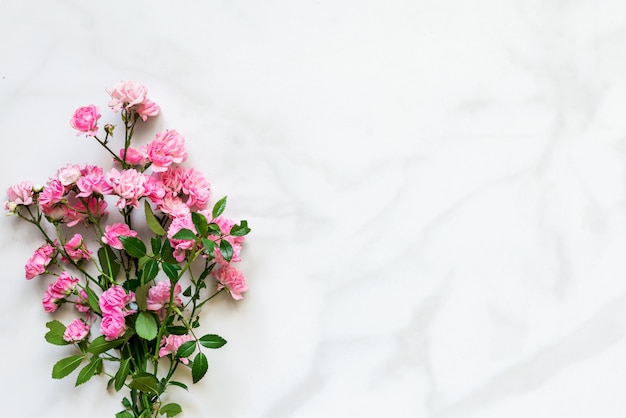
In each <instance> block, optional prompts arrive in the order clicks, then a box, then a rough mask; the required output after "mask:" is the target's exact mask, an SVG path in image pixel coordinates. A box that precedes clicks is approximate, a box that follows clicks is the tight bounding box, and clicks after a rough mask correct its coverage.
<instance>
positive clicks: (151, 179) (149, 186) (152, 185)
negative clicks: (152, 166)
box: [144, 174, 167, 205]
mask: <svg viewBox="0 0 626 418" xmlns="http://www.w3.org/2000/svg"><path fill="white" fill-rule="evenodd" d="M144 186H145V189H146V191H145V194H144V196H145V197H147V198H148V199H150V201H151V202H152V203H154V204H155V205H160V204H161V203H162V200H163V198H164V197H165V195H166V194H167V190H166V188H165V186H164V185H163V182H162V181H161V180H159V179H158V178H157V177H155V176H149V175H147V174H146V182H145V184H144Z"/></svg>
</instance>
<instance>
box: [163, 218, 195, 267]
mask: <svg viewBox="0 0 626 418" xmlns="http://www.w3.org/2000/svg"><path fill="white" fill-rule="evenodd" d="M181 229H189V230H190V231H192V232H193V233H194V234H195V233H196V227H195V226H194V224H193V221H192V219H191V213H190V214H189V215H188V216H179V217H177V218H173V219H172V223H171V224H170V227H169V228H168V229H167V237H168V238H169V240H170V244H171V246H172V248H174V258H175V259H176V261H178V262H179V263H180V262H181V261H183V260H184V259H185V252H186V251H187V250H190V249H192V248H193V247H194V245H195V241H192V240H183V239H174V238H172V237H173V236H174V235H176V234H177V233H178V232H179V231H180V230H181Z"/></svg>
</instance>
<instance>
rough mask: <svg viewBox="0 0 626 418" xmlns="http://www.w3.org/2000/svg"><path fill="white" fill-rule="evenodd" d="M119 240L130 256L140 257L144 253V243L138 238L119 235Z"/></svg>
mask: <svg viewBox="0 0 626 418" xmlns="http://www.w3.org/2000/svg"><path fill="white" fill-rule="evenodd" d="M120 242H121V243H122V245H123V246H124V249H125V250H126V252H127V253H128V254H129V255H130V256H131V257H135V258H141V257H143V256H144V255H146V244H144V243H143V241H142V240H140V239H139V238H136V237H120Z"/></svg>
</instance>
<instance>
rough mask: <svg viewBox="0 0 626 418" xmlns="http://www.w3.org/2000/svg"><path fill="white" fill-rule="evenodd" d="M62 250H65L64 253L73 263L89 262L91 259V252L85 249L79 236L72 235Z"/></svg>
mask: <svg viewBox="0 0 626 418" xmlns="http://www.w3.org/2000/svg"><path fill="white" fill-rule="evenodd" d="M63 248H65V252H66V253H67V255H68V256H69V257H70V258H71V259H72V260H73V261H80V260H89V259H90V258H91V254H92V252H91V251H89V250H88V249H87V248H86V247H85V245H84V242H83V237H82V235H80V234H74V236H73V237H72V238H71V239H70V240H69V241H67V242H66V243H65V246H64V247H63Z"/></svg>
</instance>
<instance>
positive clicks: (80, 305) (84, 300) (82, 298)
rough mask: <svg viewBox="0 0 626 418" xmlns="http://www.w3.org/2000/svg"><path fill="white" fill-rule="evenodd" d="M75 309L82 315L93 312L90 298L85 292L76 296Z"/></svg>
mask: <svg viewBox="0 0 626 418" xmlns="http://www.w3.org/2000/svg"><path fill="white" fill-rule="evenodd" d="M74 307H75V308H76V310H77V311H78V312H80V313H85V314H87V313H89V312H90V311H91V307H90V306H89V296H87V292H85V291H84V290H82V289H81V290H79V291H78V294H77V295H76V301H74Z"/></svg>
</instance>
